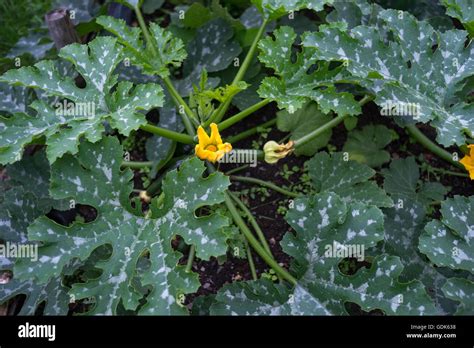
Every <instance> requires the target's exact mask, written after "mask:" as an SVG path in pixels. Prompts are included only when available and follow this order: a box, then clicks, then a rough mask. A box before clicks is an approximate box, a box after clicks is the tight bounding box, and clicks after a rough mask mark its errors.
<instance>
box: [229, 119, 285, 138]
mask: <svg viewBox="0 0 474 348" xmlns="http://www.w3.org/2000/svg"><path fill="white" fill-rule="evenodd" d="M275 123H276V118H274V119H272V120H270V121H267V122H265V123H262V124H260V125H258V126H256V127H253V128H250V129H247V130H246V131H243V132H241V133H239V134H236V135H234V136H232V137H230V138H229V139H227V141H228V142H229V143H231V144H232V143H236V142H238V141H240V140H242V139H245V138H248V137H250V136H252V135H254V134H257V133H258V130H259V128H267V127H270V126H273V125H274V124H275Z"/></svg>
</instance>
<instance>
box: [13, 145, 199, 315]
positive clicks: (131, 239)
mask: <svg viewBox="0 0 474 348" xmlns="http://www.w3.org/2000/svg"><path fill="white" fill-rule="evenodd" d="M122 155H123V153H122V148H121V147H120V145H119V142H118V140H117V139H116V138H108V137H107V138H104V139H103V140H102V141H100V142H98V143H96V144H91V143H88V142H84V143H83V144H81V145H80V148H79V152H78V154H77V156H76V157H75V158H73V157H72V156H70V155H65V156H63V157H62V158H61V159H59V160H57V161H56V162H55V163H54V164H53V167H52V179H51V180H52V183H51V189H50V191H51V194H52V195H53V197H55V198H68V199H74V200H75V202H76V203H77V204H86V205H91V206H93V207H94V208H95V209H96V210H97V213H98V215H97V218H96V219H95V220H93V221H91V222H88V223H81V222H75V223H73V224H72V225H70V226H68V227H66V226H61V225H58V224H57V223H55V222H54V221H52V220H50V219H49V218H47V217H46V216H43V217H40V218H38V219H37V220H36V221H34V222H33V224H31V225H30V227H29V228H28V238H29V239H30V240H36V241H41V242H42V246H41V247H40V248H39V253H40V257H39V260H38V261H37V262H31V261H29V260H24V259H22V260H19V261H18V262H17V263H16V264H15V268H14V273H15V275H17V276H18V278H19V279H21V280H29V279H31V278H32V277H34V278H36V279H37V281H38V282H40V283H45V282H47V281H48V280H49V279H51V278H52V277H54V276H55V275H57V274H59V273H60V272H61V271H62V269H63V268H64V267H65V266H66V265H67V264H68V263H69V262H70V261H71V260H73V259H79V260H82V261H84V260H86V259H87V258H89V256H90V255H91V253H92V252H93V251H94V250H95V249H97V248H98V247H100V246H103V245H110V246H111V247H112V249H113V252H112V255H111V257H110V258H109V259H107V260H101V261H99V262H98V263H97V264H96V267H97V268H98V269H100V270H102V273H101V274H100V276H98V277H97V278H96V279H90V280H89V281H87V282H86V283H76V284H73V287H72V289H71V291H70V294H72V295H74V297H75V298H76V299H82V298H94V302H95V305H94V307H93V308H92V310H91V311H90V313H91V314H108V315H111V314H114V313H116V310H117V306H118V305H119V303H120V302H122V304H123V306H124V308H125V309H131V310H133V309H136V307H137V306H138V304H139V300H140V298H141V297H142V295H141V293H140V292H138V291H137V290H136V289H135V287H134V286H133V284H132V281H133V280H134V276H135V272H136V267H137V261H138V259H139V258H140V257H141V256H142V255H143V254H144V253H146V252H148V253H149V255H150V260H151V266H150V268H149V269H148V270H147V272H146V273H145V274H144V275H143V285H145V286H146V285H151V286H152V288H153V289H152V292H151V293H150V294H149V295H148V297H147V304H146V305H145V307H143V308H142V313H144V314H185V313H186V310H185V309H184V308H183V307H182V306H181V305H180V304H179V296H180V295H182V294H187V293H190V292H194V291H196V290H197V288H198V287H199V282H198V280H197V277H196V275H194V274H193V273H188V274H187V273H186V272H184V267H181V266H177V262H178V259H179V257H180V256H179V254H178V253H177V252H175V251H174V250H173V249H172V247H171V238H172V237H173V236H172V235H170V234H169V231H168V230H165V229H163V228H162V227H161V225H162V222H163V223H164V221H163V220H155V219H145V218H142V217H137V216H135V215H132V214H130V213H129V212H128V211H127V210H126V209H125V208H124V206H125V207H126V206H128V205H129V203H128V196H129V195H130V192H131V190H132V183H131V182H130V180H131V178H132V173H131V171H130V170H126V171H124V172H121V171H120V165H121V161H122ZM198 162H199V163H194V165H193V164H187V166H188V167H189V166H190V167H191V168H194V167H195V166H196V165H198V164H200V165H201V166H203V165H202V162H200V161H199V160H198ZM201 172H202V171H201ZM170 175H172V174H170ZM189 178H190V179H192V178H193V177H189ZM194 179H195V180H197V178H194ZM169 199H172V197H169ZM177 208H178V207H174V206H173V205H171V206H169V207H168V209H169V210H165V209H162V210H163V213H166V214H167V215H168V214H174V211H175V209H177ZM190 214H191V215H192V212H190ZM193 218H194V217H193ZM163 219H165V218H163Z"/></svg>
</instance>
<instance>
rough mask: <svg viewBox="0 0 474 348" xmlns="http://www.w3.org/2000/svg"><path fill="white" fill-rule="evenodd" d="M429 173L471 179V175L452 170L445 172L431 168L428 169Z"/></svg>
mask: <svg viewBox="0 0 474 348" xmlns="http://www.w3.org/2000/svg"><path fill="white" fill-rule="evenodd" d="M428 171H430V172H435V173H440V174H445V175H454V176H462V177H465V178H469V174H467V173H459V172H453V171H451V170H445V169H441V168H434V167H430V168H428Z"/></svg>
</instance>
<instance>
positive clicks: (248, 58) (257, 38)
mask: <svg viewBox="0 0 474 348" xmlns="http://www.w3.org/2000/svg"><path fill="white" fill-rule="evenodd" d="M267 24H268V19H265V20H264V21H263V22H262V25H261V26H260V28H259V29H258V32H257V35H256V36H255V38H254V39H253V42H252V45H251V46H250V49H249V51H248V52H247V55H246V56H245V59H244V62H243V63H242V65H241V66H240V69H239V71H237V74H236V75H235V77H234V80H233V81H232V84H236V83H237V82H239V81H241V80H242V79H243V78H244V76H245V73H246V72H247V69H248V68H249V66H250V63H251V62H252V59H253V56H254V55H255V52H256V51H257V45H258V42H259V41H260V39H261V37H262V36H263V33H264V32H265V27H266V26H267ZM224 112H225V111H224Z"/></svg>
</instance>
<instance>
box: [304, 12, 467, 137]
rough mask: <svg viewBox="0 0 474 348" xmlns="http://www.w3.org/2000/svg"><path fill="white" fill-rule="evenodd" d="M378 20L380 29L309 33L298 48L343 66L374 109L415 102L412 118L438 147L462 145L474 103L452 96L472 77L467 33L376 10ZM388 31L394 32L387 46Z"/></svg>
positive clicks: (405, 14) (403, 13)
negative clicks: (433, 132) (425, 126)
mask: <svg viewBox="0 0 474 348" xmlns="http://www.w3.org/2000/svg"><path fill="white" fill-rule="evenodd" d="M400 13H401V15H400ZM378 20H379V22H380V23H381V24H380V26H379V27H368V26H358V27H355V28H353V29H352V30H351V31H349V32H343V31H340V30H338V29H336V28H325V29H324V30H321V31H320V32H317V33H311V34H308V35H307V36H306V37H305V38H304V40H303V46H304V47H307V48H310V49H315V50H316V52H317V53H316V54H315V55H316V56H317V58H318V59H323V60H329V61H333V60H336V61H344V62H347V70H348V71H349V72H350V73H351V74H352V75H353V78H355V79H357V80H358V83H360V84H361V85H363V86H364V87H366V88H368V89H369V90H371V91H372V92H373V93H374V94H375V95H376V100H375V102H376V103H377V104H378V105H379V106H383V105H384V104H385V103H388V102H389V101H390V102H392V103H413V104H418V105H419V114H418V115H417V116H416V117H415V119H416V120H418V121H421V122H425V123H426V122H431V124H432V125H433V126H435V127H436V128H437V131H438V136H437V140H438V142H439V143H441V144H443V145H446V146H449V145H452V144H463V143H464V142H465V136H464V134H463V133H464V132H465V131H469V132H474V126H473V125H474V122H472V115H473V114H474V105H472V104H471V105H466V104H464V103H463V102H462V101H461V100H458V99H457V98H456V97H455V95H454V94H455V92H456V90H457V88H458V86H459V84H460V83H462V81H463V80H465V79H466V78H468V77H470V76H472V75H473V74H474V45H473V44H472V42H471V43H470V44H468V45H467V46H465V42H466V32H465V31H460V30H449V31H446V32H444V33H439V32H437V31H435V30H434V29H433V28H432V27H431V25H430V24H428V23H427V22H419V21H418V20H417V19H416V18H415V17H413V16H412V15H410V14H409V13H407V12H398V11H395V10H384V11H381V12H380V13H379V15H378ZM387 32H391V33H392V34H393V39H392V40H391V41H390V42H389V43H387V42H386V38H385V37H384V34H385V33H387ZM387 37H388V36H387ZM433 47H437V48H436V49H435V50H433ZM407 62H410V63H409V64H408V66H407Z"/></svg>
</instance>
